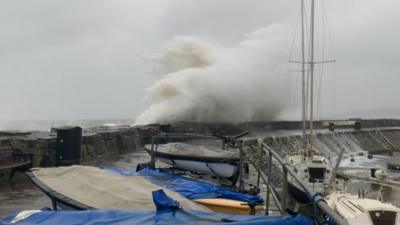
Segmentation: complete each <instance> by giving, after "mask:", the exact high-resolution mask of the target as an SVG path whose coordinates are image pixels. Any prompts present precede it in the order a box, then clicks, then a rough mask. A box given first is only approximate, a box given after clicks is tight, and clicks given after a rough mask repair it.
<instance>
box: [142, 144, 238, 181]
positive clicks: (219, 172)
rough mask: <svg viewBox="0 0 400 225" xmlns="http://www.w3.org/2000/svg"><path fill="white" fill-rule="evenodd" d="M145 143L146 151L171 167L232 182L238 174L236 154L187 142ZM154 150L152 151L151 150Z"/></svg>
mask: <svg viewBox="0 0 400 225" xmlns="http://www.w3.org/2000/svg"><path fill="white" fill-rule="evenodd" d="M153 148H154V149H152V146H151V145H145V149H146V151H147V152H148V153H149V154H150V155H151V154H154V156H155V157H156V158H158V159H160V160H161V161H163V162H165V163H167V164H169V165H171V166H172V167H175V168H179V169H183V170H188V171H193V172H199V173H203V174H208V175H212V176H217V177H221V178H225V179H228V180H231V181H232V182H234V181H235V180H236V178H237V176H238V171H239V170H238V168H239V160H240V159H239V156H238V154H236V153H234V152H232V151H228V150H221V149H217V148H208V147H204V146H200V145H192V144H187V143H168V144H159V145H154V146H153ZM153 150H154V153H153V152H152V151H153Z"/></svg>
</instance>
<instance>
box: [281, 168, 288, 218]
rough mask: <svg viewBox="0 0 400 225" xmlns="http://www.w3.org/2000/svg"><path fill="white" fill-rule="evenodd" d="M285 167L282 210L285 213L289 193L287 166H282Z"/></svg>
mask: <svg viewBox="0 0 400 225" xmlns="http://www.w3.org/2000/svg"><path fill="white" fill-rule="evenodd" d="M282 169H283V187H282V210H283V214H286V213H285V210H286V208H287V195H288V172H287V169H286V167H284V166H282Z"/></svg>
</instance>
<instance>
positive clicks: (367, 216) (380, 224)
mask: <svg viewBox="0 0 400 225" xmlns="http://www.w3.org/2000/svg"><path fill="white" fill-rule="evenodd" d="M326 201H327V203H328V205H329V206H330V207H331V208H333V209H334V210H335V211H336V212H337V213H338V214H339V215H340V216H341V217H343V219H345V220H346V221H347V222H348V223H349V225H400V208H398V207H396V206H394V205H392V204H390V203H384V202H381V201H378V200H375V199H368V198H361V197H358V196H356V195H352V194H348V193H340V192H334V193H332V194H330V195H328V196H327V197H326Z"/></svg>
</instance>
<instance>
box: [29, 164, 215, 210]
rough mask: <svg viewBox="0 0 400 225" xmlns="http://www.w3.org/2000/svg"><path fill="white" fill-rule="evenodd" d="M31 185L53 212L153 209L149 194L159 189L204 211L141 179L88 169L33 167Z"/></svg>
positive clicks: (193, 206)
mask: <svg viewBox="0 0 400 225" xmlns="http://www.w3.org/2000/svg"><path fill="white" fill-rule="evenodd" d="M27 174H28V177H29V178H30V179H31V180H32V182H33V183H34V184H35V185H36V186H37V187H39V189H41V190H42V191H43V192H44V193H45V194H46V195H47V196H49V197H50V199H51V200H52V203H53V208H54V209H59V208H61V209H75V210H85V209H121V210H148V211H152V210H155V206H154V204H153V200H152V191H155V190H159V189H163V190H164V191H165V192H166V193H167V194H168V195H169V196H171V197H172V198H174V199H176V200H178V201H179V202H180V203H181V205H182V206H183V207H185V208H187V209H191V210H198V211H203V212H204V211H205V212H208V211H210V210H208V209H207V208H206V207H204V206H202V205H199V204H197V203H194V202H192V201H191V200H189V199H187V198H185V197H184V196H182V195H180V194H179V193H177V192H174V191H171V190H169V189H167V188H162V187H160V186H158V185H156V184H154V183H152V182H150V181H149V180H147V179H146V178H144V177H143V176H124V175H121V174H117V173H115V172H113V171H110V170H105V169H100V168H97V167H90V166H68V167H53V168H34V169H32V170H31V172H27Z"/></svg>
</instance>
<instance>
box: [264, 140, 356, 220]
mask: <svg viewBox="0 0 400 225" xmlns="http://www.w3.org/2000/svg"><path fill="white" fill-rule="evenodd" d="M261 149H262V150H263V151H264V152H265V153H266V154H267V157H268V180H267V182H268V183H270V181H271V180H270V177H271V176H270V175H271V174H272V159H273V158H274V159H275V161H276V162H278V163H279V165H280V166H282V171H283V188H282V189H283V190H282V193H283V194H282V197H281V208H282V209H286V206H287V200H288V199H287V193H288V175H290V176H291V177H292V178H293V179H294V180H295V181H296V182H297V183H298V184H299V186H300V187H301V188H302V189H303V190H304V192H305V193H306V194H307V196H308V198H309V199H310V201H311V204H313V205H315V206H316V207H317V208H318V209H319V210H320V211H321V212H322V213H324V214H325V215H326V216H327V217H329V218H330V219H331V220H332V221H333V222H334V223H335V224H336V225H348V222H347V221H346V220H344V219H343V218H342V217H341V216H339V214H337V213H336V212H335V211H334V210H333V209H332V208H330V207H329V206H328V205H327V203H326V202H325V200H324V199H323V198H322V197H321V196H320V195H318V194H317V193H315V192H314V191H313V190H311V188H310V187H308V186H307V185H305V184H304V183H303V181H302V180H301V179H300V178H299V177H298V176H297V174H296V172H294V170H293V169H292V167H290V166H289V165H288V163H287V162H285V161H284V160H283V159H282V158H281V157H280V156H279V155H278V154H277V153H276V152H275V151H274V150H273V149H271V148H270V147H269V146H268V145H266V144H265V143H263V144H262V145H261ZM270 193H271V190H270V186H267V196H269V194H270ZM267 198H269V197H267ZM267 203H268V202H266V204H267ZM267 208H268V207H267Z"/></svg>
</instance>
